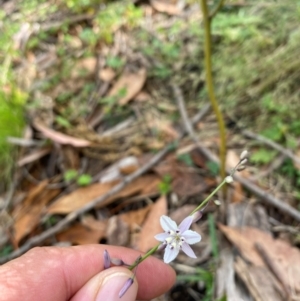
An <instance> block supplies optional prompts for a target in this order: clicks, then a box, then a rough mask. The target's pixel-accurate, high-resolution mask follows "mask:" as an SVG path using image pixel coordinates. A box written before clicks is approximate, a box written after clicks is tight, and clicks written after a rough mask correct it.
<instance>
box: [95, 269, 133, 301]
mask: <svg viewBox="0 0 300 301" xmlns="http://www.w3.org/2000/svg"><path fill="white" fill-rule="evenodd" d="M128 278H129V277H128V274H127V273H122V272H117V273H113V274H111V275H109V276H107V277H106V278H105V279H104V281H103V282H102V285H101V287H100V289H99V291H98V294H97V297H96V301H104V300H111V301H117V300H118V301H120V300H122V301H133V300H136V295H137V284H136V282H134V284H133V285H131V286H130V287H129V288H128V290H127V291H126V293H125V294H124V295H123V296H122V299H120V297H119V293H120V291H121V290H122V289H123V288H124V285H125V283H126V282H127V281H128Z"/></svg>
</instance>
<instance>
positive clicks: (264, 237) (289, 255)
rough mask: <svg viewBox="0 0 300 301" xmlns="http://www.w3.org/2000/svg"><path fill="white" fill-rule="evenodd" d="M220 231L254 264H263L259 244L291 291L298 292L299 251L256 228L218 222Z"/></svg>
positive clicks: (299, 282) (299, 285)
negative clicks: (228, 225) (235, 226)
mask: <svg viewBox="0 0 300 301" xmlns="http://www.w3.org/2000/svg"><path fill="white" fill-rule="evenodd" d="M219 228H220V229H221V231H222V232H223V233H224V234H225V235H226V236H227V238H228V239H229V240H230V241H231V242H232V243H233V244H234V245H235V246H236V247H237V248H238V249H239V251H240V252H241V254H242V255H243V257H244V258H246V259H247V260H248V261H249V262H251V263H252V264H254V265H255V266H265V263H264V261H263V259H262V258H261V256H260V255H259V253H258V251H257V249H256V247H255V245H256V244H259V245H260V246H261V247H262V248H263V249H264V250H265V251H266V254H267V256H268V258H269V259H270V260H271V261H272V262H274V264H275V265H276V268H277V270H278V272H279V274H280V275H281V277H282V278H283V279H286V281H287V285H288V286H289V287H290V289H291V290H292V291H297V292H300V269H299V266H300V252H299V250H298V249H297V248H294V247H292V246H290V245H289V244H288V243H287V242H285V241H283V240H280V239H276V240H275V239H273V238H272V237H271V235H270V234H268V233H265V232H263V231H260V230H259V229H256V228H251V227H245V228H242V229H241V228H231V227H227V226H224V225H221V224H219Z"/></svg>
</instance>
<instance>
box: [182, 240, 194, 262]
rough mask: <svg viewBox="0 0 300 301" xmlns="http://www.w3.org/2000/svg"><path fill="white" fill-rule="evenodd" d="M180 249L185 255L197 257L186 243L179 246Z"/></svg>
mask: <svg viewBox="0 0 300 301" xmlns="http://www.w3.org/2000/svg"><path fill="white" fill-rule="evenodd" d="M181 249H182V251H183V252H184V253H185V254H186V255H187V256H189V257H192V258H197V256H196V255H195V253H194V251H193V250H192V248H191V247H190V246H189V245H188V244H187V243H183V244H182V246H181Z"/></svg>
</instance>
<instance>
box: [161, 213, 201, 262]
mask: <svg viewBox="0 0 300 301" xmlns="http://www.w3.org/2000/svg"><path fill="white" fill-rule="evenodd" d="M192 222H193V216H188V217H186V218H185V219H184V220H183V221H182V222H181V224H180V225H179V226H177V224H176V223H175V222H174V221H173V220H172V219H171V218H169V217H168V216H165V215H163V216H161V218H160V224H161V227H162V228H163V229H164V230H165V233H160V234H157V235H155V238H156V239H157V240H159V241H161V242H163V245H165V254H164V262H165V263H169V262H171V261H172V260H174V259H175V258H176V256H177V255H178V253H179V250H180V249H181V250H182V251H183V252H184V253H185V254H186V255H188V256H189V257H192V258H196V255H195V253H194V251H193V250H192V248H191V247H190V246H189V245H192V244H195V243H197V242H199V241H200V240H201V235H199V234H198V233H197V232H195V231H192V230H189V228H190V226H191V224H192Z"/></svg>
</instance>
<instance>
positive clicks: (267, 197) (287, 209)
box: [173, 85, 300, 222]
mask: <svg viewBox="0 0 300 301" xmlns="http://www.w3.org/2000/svg"><path fill="white" fill-rule="evenodd" d="M173 89H174V94H175V97H176V100H177V103H178V107H179V111H180V114H181V117H182V120H183V123H184V126H185V129H186V131H187V132H188V134H189V135H190V137H191V139H192V140H193V141H194V142H195V144H196V146H197V147H198V149H199V151H200V152H201V153H202V154H203V155H204V156H205V157H206V158H207V159H208V160H210V161H213V162H215V163H217V164H220V163H219V160H218V158H217V157H216V156H215V155H214V154H212V153H211V152H210V151H209V150H208V149H207V148H206V147H204V146H202V145H201V144H200V143H199V141H198V138H197V136H196V134H195V132H194V129H193V127H192V125H191V123H190V121H189V119H188V116H187V113H186V109H185V104H184V99H183V96H182V93H181V90H180V89H179V87H177V86H175V85H173ZM227 173H230V170H229V169H227ZM234 178H235V180H236V181H238V182H239V183H241V184H242V185H243V186H244V187H245V188H247V189H248V190H250V191H251V192H252V193H253V194H255V195H256V196H257V197H259V198H261V199H263V200H264V202H265V203H267V204H269V205H272V206H274V207H276V208H277V209H279V210H281V211H282V212H284V213H285V214H288V215H290V216H291V217H293V218H294V219H295V220H296V221H298V222H300V212H299V211H298V210H296V209H295V208H293V207H292V206H290V205H289V204H287V203H285V202H284V201H282V200H279V199H277V198H276V197H274V196H273V195H271V194H270V193H268V192H267V191H265V190H263V189H261V188H260V187H259V186H257V185H256V184H254V183H252V182H250V181H249V180H247V179H246V178H243V177H241V176H239V175H238V174H235V175H234Z"/></svg>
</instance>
